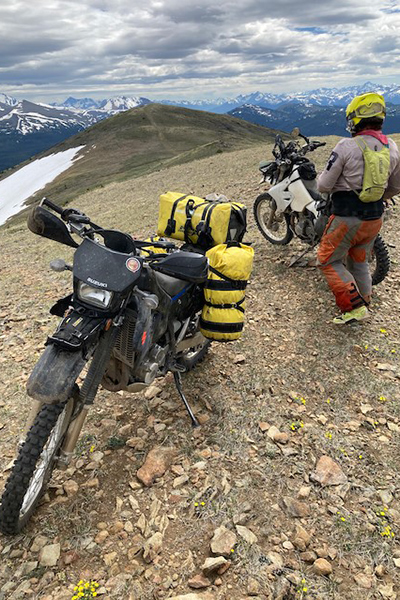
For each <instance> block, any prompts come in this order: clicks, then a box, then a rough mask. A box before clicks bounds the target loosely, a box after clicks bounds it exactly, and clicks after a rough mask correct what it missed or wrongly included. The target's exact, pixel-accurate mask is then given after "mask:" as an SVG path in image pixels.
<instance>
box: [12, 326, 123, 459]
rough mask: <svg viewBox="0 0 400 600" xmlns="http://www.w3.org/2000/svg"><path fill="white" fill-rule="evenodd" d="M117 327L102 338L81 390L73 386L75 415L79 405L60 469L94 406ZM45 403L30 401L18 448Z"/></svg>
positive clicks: (62, 448)
mask: <svg viewBox="0 0 400 600" xmlns="http://www.w3.org/2000/svg"><path fill="white" fill-rule="evenodd" d="M118 325H119V324H113V325H112V326H111V327H110V328H109V329H108V330H107V331H105V333H104V335H103V337H102V339H101V340H100V342H99V344H98V345H97V348H96V350H95V351H94V353H93V357H92V360H91V363H90V367H89V369H88V372H87V375H86V377H85V379H84V381H83V383H82V387H81V389H80V390H79V388H78V386H77V385H75V386H74V393H75V394H76V397H75V400H76V404H75V412H76V409H77V407H78V406H81V408H80V410H79V412H78V414H77V415H76V417H75V418H74V417H73V415H72V420H71V421H70V423H69V425H68V428H67V431H66V433H65V436H64V441H63V443H62V446H61V449H60V456H59V459H58V466H59V468H64V469H65V468H67V466H68V465H69V463H70V461H71V458H72V456H73V452H74V449H75V446H76V442H77V441H78V438H79V435H80V433H81V430H82V427H83V424H84V422H85V419H86V416H87V414H88V412H89V409H90V407H91V405H92V404H93V401H94V398H95V396H96V394H97V390H98V387H99V385H100V382H101V379H102V377H103V374H104V371H105V368H106V366H107V363H108V361H109V359H110V356H111V352H112V349H113V346H114V343H115V340H116V338H117V335H118V330H119V326H118ZM44 404H45V402H43V401H41V400H32V407H31V410H30V412H29V415H28V419H27V422H26V425H25V429H24V432H23V435H22V436H21V438H20V440H19V446H21V445H22V444H23V443H24V441H25V437H26V434H27V433H28V431H29V429H30V428H31V427H32V425H33V423H34V421H35V419H36V416H37V415H38V413H39V412H40V410H41V408H42V407H43V405H44Z"/></svg>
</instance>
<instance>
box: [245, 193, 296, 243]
mask: <svg viewBox="0 0 400 600" xmlns="http://www.w3.org/2000/svg"><path fill="white" fill-rule="evenodd" d="M253 213H254V218H255V220H256V223H257V227H258V229H259V230H260V233H261V235H263V236H264V237H265V239H266V240H268V241H269V242H270V243H271V244H278V245H281V246H284V245H286V244H288V243H289V242H290V241H291V240H292V238H293V232H292V230H291V229H290V226H289V215H286V214H283V213H282V212H279V213H278V214H277V213H276V203H275V200H274V199H273V198H272V196H270V195H269V194H268V192H265V193H263V194H260V195H259V196H257V198H256V199H255V202H254V205H253Z"/></svg>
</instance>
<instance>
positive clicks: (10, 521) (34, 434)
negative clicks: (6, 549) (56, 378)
mask: <svg viewBox="0 0 400 600" xmlns="http://www.w3.org/2000/svg"><path fill="white" fill-rule="evenodd" d="M66 404H67V403H66V402H63V403H62V404H45V405H44V406H43V407H42V408H41V410H40V411H39V413H38V414H37V416H36V419H35V421H34V423H33V425H32V427H31V428H30V430H29V431H28V433H27V436H26V439H25V442H24V443H23V445H22V446H21V448H20V450H19V453H18V456H17V458H16V460H15V462H14V466H13V468H12V471H11V474H10V476H9V478H8V480H7V483H6V486H5V490H4V493H3V496H2V499H1V504H0V531H2V532H3V533H5V534H15V533H18V532H19V531H21V529H22V528H23V527H24V526H25V525H26V523H27V522H28V520H29V518H30V517H31V515H32V513H33V512H34V510H35V508H36V506H37V504H38V502H39V500H40V498H41V496H42V495H43V493H44V491H45V489H46V487H47V482H48V481H49V479H50V477H51V473H52V471H53V469H54V464H55V458H56V454H57V451H58V449H59V447H60V445H61V442H62V440H63V437H64V434H65V431H66V427H65V426H63V427H60V432H59V438H58V439H57V440H56V441H55V445H54V450H52V452H51V455H50V458H49V461H48V464H47V466H46V468H45V470H44V472H45V474H44V477H43V481H42V484H41V486H40V489H39V491H38V493H37V495H36V497H35V498H34V500H33V502H32V503H31V505H30V506H29V508H28V510H27V511H26V512H25V513H24V514H22V515H21V514H20V512H21V508H22V506H23V502H24V498H25V495H26V493H27V491H28V489H29V484H30V482H31V479H32V478H33V476H34V474H35V470H36V467H37V463H38V461H39V460H40V458H41V455H42V452H43V449H44V448H45V446H46V443H47V440H48V439H49V438H50V436H51V433H52V431H53V429H54V427H55V426H56V425H57V422H58V419H59V417H60V415H61V413H62V412H63V410H64V408H65V406H66Z"/></svg>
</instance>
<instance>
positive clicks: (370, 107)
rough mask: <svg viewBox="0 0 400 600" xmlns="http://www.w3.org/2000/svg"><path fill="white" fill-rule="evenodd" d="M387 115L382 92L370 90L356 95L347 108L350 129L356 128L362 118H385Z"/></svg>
mask: <svg viewBox="0 0 400 600" xmlns="http://www.w3.org/2000/svg"><path fill="white" fill-rule="evenodd" d="M385 115H386V106H385V99H384V97H383V96H381V95H380V94H375V93H374V92H369V93H368V94H362V95H361V96H356V97H355V98H353V100H352V101H351V102H350V104H349V105H348V106H347V108H346V119H347V126H348V129H349V131H354V128H355V126H356V125H358V123H359V122H360V121H361V120H362V119H370V118H371V117H379V118H380V119H384V118H385Z"/></svg>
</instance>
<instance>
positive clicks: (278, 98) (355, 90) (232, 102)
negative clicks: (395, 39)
mask: <svg viewBox="0 0 400 600" xmlns="http://www.w3.org/2000/svg"><path fill="white" fill-rule="evenodd" d="M372 91H373V92H378V93H380V94H382V95H383V96H384V97H385V99H386V102H391V103H392V104H400V85H398V84H392V85H380V84H376V83H371V82H370V81H368V82H366V83H364V84H362V85H358V86H357V85H355V86H350V87H344V88H319V89H316V90H310V91H306V92H292V93H287V94H271V93H268V92H266V93H265V92H253V93H251V94H247V95H240V96H237V97H236V98H219V99H216V100H214V101H211V100H206V101H197V102H188V101H186V100H182V101H171V100H162V101H161V103H164V104H174V105H176V106H186V107H187V108H196V109H197V110H209V111H211V112H217V113H224V112H229V111H231V110H234V109H235V108H237V107H239V106H243V105H245V104H251V105H252V106H261V107H263V108H273V109H275V108H279V107H280V106H282V105H284V104H287V103H289V102H292V103H303V104H314V105H317V106H338V107H345V106H347V104H348V103H349V102H350V100H351V99H352V98H353V97H354V96H358V95H360V94H365V93H367V92H372Z"/></svg>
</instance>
